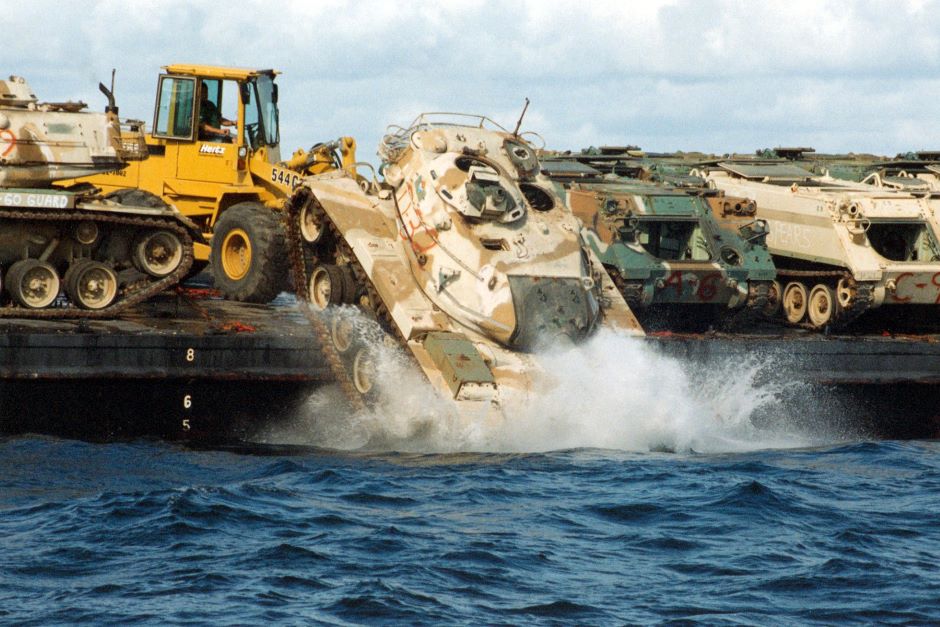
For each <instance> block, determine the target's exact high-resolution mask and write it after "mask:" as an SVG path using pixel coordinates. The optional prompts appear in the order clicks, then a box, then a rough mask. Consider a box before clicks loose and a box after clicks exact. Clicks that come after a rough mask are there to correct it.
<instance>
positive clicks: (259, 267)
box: [209, 202, 288, 303]
mask: <svg viewBox="0 0 940 627" xmlns="http://www.w3.org/2000/svg"><path fill="white" fill-rule="evenodd" d="M209 265H210V266H211V268H212V279H213V281H214V282H215V286H216V288H218V290H219V291H220V292H222V295H223V296H224V297H225V298H227V299H230V300H238V301H243V302H248V303H267V302H270V301H271V300H273V299H274V297H276V296H277V295H278V294H279V293H280V292H281V289H282V287H283V286H284V285H285V283H286V282H287V274H288V263H287V246H286V244H285V241H284V231H283V227H282V226H281V220H280V219H279V218H278V216H277V214H276V213H275V212H274V211H272V210H271V209H268V208H267V207H265V206H264V205H262V204H261V203H258V202H241V203H238V204H236V205H232V206H231V207H229V208H228V209H226V210H225V211H224V212H223V213H222V217H221V218H219V220H218V221H217V222H216V223H215V227H214V228H213V234H212V252H211V253H210V255H209Z"/></svg>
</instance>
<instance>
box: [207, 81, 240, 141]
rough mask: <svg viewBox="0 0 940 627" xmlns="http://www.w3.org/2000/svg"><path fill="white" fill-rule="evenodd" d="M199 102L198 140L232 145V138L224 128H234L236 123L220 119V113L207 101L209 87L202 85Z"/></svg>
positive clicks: (217, 108) (214, 105)
mask: <svg viewBox="0 0 940 627" xmlns="http://www.w3.org/2000/svg"><path fill="white" fill-rule="evenodd" d="M201 87H202V90H201V92H200V94H201V99H200V102H199V139H205V140H208V141H215V142H225V143H227V144H230V143H232V136H231V135H230V134H229V132H228V129H225V128H222V127H224V126H235V124H236V122H233V121H232V120H228V119H226V118H223V117H222V112H221V111H219V107H218V106H216V104H215V103H214V102H212V101H211V100H209V86H208V85H206V84H205V83H203V84H202V86H201Z"/></svg>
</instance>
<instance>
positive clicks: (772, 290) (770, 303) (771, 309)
mask: <svg viewBox="0 0 940 627" xmlns="http://www.w3.org/2000/svg"><path fill="white" fill-rule="evenodd" d="M782 305H783V286H782V285H780V281H771V282H770V287H769V288H768V290H767V304H766V305H764V309H763V311H761V313H762V314H763V315H764V316H765V317H767V318H773V317H774V316H776V315H777V314H778V313H780V307H781V306H782Z"/></svg>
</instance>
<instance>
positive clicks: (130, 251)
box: [0, 76, 198, 318]
mask: <svg viewBox="0 0 940 627" xmlns="http://www.w3.org/2000/svg"><path fill="white" fill-rule="evenodd" d="M100 88H101V90H102V92H104V93H105V95H106V96H108V100H109V104H108V107H107V109H106V111H105V113H91V112H87V111H84V110H83V109H84V108H85V107H86V105H85V104H84V103H75V102H65V103H40V102H39V101H38V100H37V98H36V96H35V95H34V94H33V93H32V90H31V89H30V87H29V85H28V84H27V82H26V81H25V80H24V79H23V78H21V77H17V76H11V77H10V78H9V80H5V81H0V267H2V269H3V292H2V299H3V302H2V304H0V316H6V317H11V316H13V317H24V318H25V317H42V318H52V317H103V316H111V315H114V314H115V313H117V312H118V311H120V310H121V309H123V308H125V307H127V306H129V305H132V304H134V303H138V302H141V301H143V300H144V299H146V298H148V297H150V296H152V295H154V294H156V293H158V292H160V291H162V290H164V289H166V288H167V287H170V286H172V285H174V284H176V283H177V282H178V281H179V280H181V279H182V278H183V277H184V276H185V274H186V272H187V270H188V269H189V267H190V264H191V263H192V251H193V237H194V236H198V232H197V231H196V230H195V228H194V225H192V224H191V223H190V222H188V221H187V220H185V219H184V218H182V217H181V216H180V215H179V214H178V213H177V212H176V211H174V210H173V209H171V208H170V207H168V206H167V205H165V204H164V203H163V202H162V201H160V200H159V199H158V198H155V197H153V196H151V195H149V194H146V193H142V192H138V191H137V190H124V191H123V192H119V193H116V194H112V195H110V196H100V195H98V194H97V192H96V190H95V189H94V188H91V187H89V186H86V187H84V188H78V189H76V190H73V191H68V190H62V189H57V188H53V187H52V183H53V181H56V180H60V179H66V178H74V177H77V176H84V175H87V174H92V173H95V172H104V171H110V170H115V169H120V168H122V167H123V166H124V165H125V164H126V162H127V160H128V159H133V158H142V157H143V155H144V153H143V152H142V146H143V144H142V141H143V136H142V135H141V136H140V138H139V141H127V140H126V139H125V141H123V142H122V139H121V129H120V125H119V122H118V118H117V107H115V106H114V98H113V95H112V94H111V91H110V90H108V89H107V88H105V87H104V86H103V85H101V86H100ZM60 291H62V292H64V298H63V297H62V296H61V295H60Z"/></svg>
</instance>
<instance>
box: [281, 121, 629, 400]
mask: <svg viewBox="0 0 940 627" xmlns="http://www.w3.org/2000/svg"><path fill="white" fill-rule="evenodd" d="M442 118H443V115H442V114H424V115H422V116H420V117H419V118H417V119H416V120H415V121H414V122H413V123H412V124H411V125H409V126H408V127H406V128H401V127H394V129H390V133H389V134H388V135H386V136H385V138H384V139H383V141H382V142H381V145H380V147H379V155H380V157H381V159H382V172H383V175H384V179H385V181H384V184H382V185H377V184H374V183H373V184H371V185H370V184H365V183H363V182H362V181H361V180H358V179H357V178H356V177H355V176H354V175H353V174H351V173H349V172H346V171H339V172H334V173H327V174H322V175H318V176H312V177H308V178H306V179H304V180H303V182H302V183H301V185H300V187H299V188H298V190H297V192H296V193H295V194H294V196H293V198H292V201H291V210H292V215H294V216H296V218H297V219H296V220H295V221H294V222H293V224H294V225H295V228H294V229H293V230H294V234H293V236H292V237H293V238H294V239H295V240H296V239H302V240H303V242H304V245H305V246H306V247H307V250H308V257H309V258H311V259H312V262H313V263H312V265H311V268H310V269H311V271H310V273H309V276H310V279H309V297H310V300H311V302H312V303H313V304H314V306H315V307H317V308H319V309H321V310H325V309H326V308H327V307H329V306H332V305H339V304H342V303H355V304H356V305H358V306H359V307H360V308H361V309H363V310H365V311H366V312H367V313H368V314H370V315H372V316H374V317H375V318H376V319H377V320H378V322H379V324H380V325H381V326H382V327H383V328H384V330H385V331H386V332H387V333H388V334H390V335H392V336H394V337H395V338H396V339H397V340H398V342H400V343H401V344H402V345H404V346H407V348H408V350H409V351H410V353H411V354H412V355H413V356H414V358H415V359H416V361H417V362H418V364H419V365H420V367H421V369H422V370H423V371H424V373H425V374H426V375H427V378H428V380H430V382H431V383H432V384H433V385H434V387H436V388H437V389H438V390H439V391H440V392H441V393H442V394H443V395H444V396H445V397H448V398H452V399H454V401H456V402H457V404H458V407H460V408H461V409H462V410H466V411H470V412H473V413H479V412H483V413H488V412H489V411H490V410H492V409H493V408H496V409H497V410H499V408H500V406H501V405H502V404H503V402H504V401H505V400H507V399H508V398H509V397H511V396H514V395H516V394H521V395H525V394H527V393H528V391H529V390H530V386H531V385H532V381H531V380H530V374H531V373H532V372H533V369H534V368H536V367H535V365H534V362H533V360H532V359H531V357H530V356H529V355H528V354H527V353H528V352H530V351H532V350H534V349H536V348H538V347H540V346H543V345H549V346H550V345H553V344H555V343H557V342H558V341H559V340H561V339H564V340H566V341H570V342H577V341H579V340H582V339H584V338H585V337H587V336H589V335H590V334H591V333H592V332H593V331H594V330H595V329H596V328H597V327H598V325H600V324H608V325H610V326H613V327H617V328H621V329H624V330H625V331H627V332H629V333H635V334H641V333H642V331H641V329H640V327H639V325H638V324H637V322H636V319H635V318H634V317H633V315H632V313H631V312H630V310H629V308H628V307H627V305H626V303H625V302H624V300H623V298H622V297H621V295H620V293H619V292H618V291H617V289H616V287H615V286H614V284H613V283H612V281H611V280H610V278H609V277H608V276H607V274H606V273H605V272H604V271H603V268H602V266H601V264H600V263H599V261H598V260H597V257H596V256H595V255H594V254H593V252H592V251H591V250H590V248H589V247H587V246H586V245H585V244H584V242H583V241H582V239H581V237H580V234H579V231H580V225H579V223H578V221H577V219H576V218H575V217H574V216H573V215H572V214H571V212H570V211H569V210H568V209H567V208H566V207H565V205H564V203H563V202H562V200H561V199H560V198H558V197H557V196H556V195H555V193H554V191H553V188H552V184H551V182H550V181H548V180H547V179H546V178H545V177H544V176H543V175H542V174H540V168H539V160H538V158H537V157H536V154H535V151H534V150H533V148H532V146H531V145H529V144H528V143H527V142H526V141H525V140H523V139H522V138H521V137H520V136H519V135H518V134H516V133H511V132H509V131H507V130H505V129H503V128H502V127H499V126H498V125H496V124H495V123H494V122H491V121H490V120H489V119H488V118H485V117H483V116H453V115H451V116H450V117H449V118H448V119H446V120H444V119H442ZM296 257H297V256H296V255H295V261H294V263H295V266H296V264H297V259H296ZM330 336H331V341H332V345H333V346H334V347H335V349H336V353H337V359H336V361H337V362H341V363H342V365H343V366H344V368H345V371H346V374H347V375H348V380H349V381H351V383H352V385H351V386H350V387H352V388H354V389H355V392H356V393H358V394H361V395H364V396H366V397H368V395H369V394H370V392H371V390H372V386H373V381H372V380H371V379H370V375H369V373H368V368H367V365H368V364H369V351H370V347H369V345H368V343H365V342H359V343H357V342H356V341H355V339H354V338H352V339H351V338H350V334H349V329H348V328H343V325H340V324H333V325H332V328H331V329H330Z"/></svg>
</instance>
